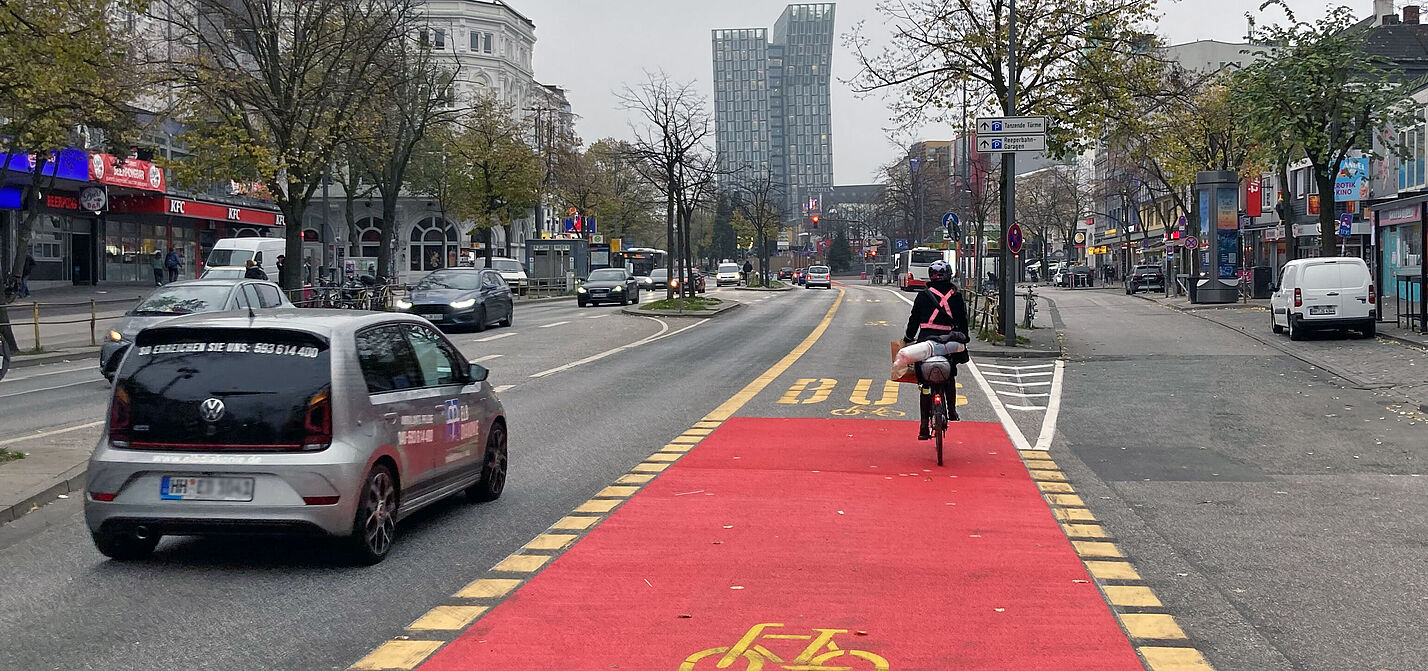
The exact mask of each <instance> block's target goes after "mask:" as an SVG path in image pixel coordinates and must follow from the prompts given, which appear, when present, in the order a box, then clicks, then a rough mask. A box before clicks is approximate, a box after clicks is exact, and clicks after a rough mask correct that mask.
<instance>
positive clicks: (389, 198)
mask: <svg viewBox="0 0 1428 671" xmlns="http://www.w3.org/2000/svg"><path fill="white" fill-rule="evenodd" d="M378 195H379V196H381V198H382V225H381V227H380V228H381V231H382V241H381V244H380V245H379V246H378V247H377V276H378V277H391V276H392V275H393V274H394V273H395V271H396V269H395V268H393V267H392V255H393V253H394V252H395V251H396V250H395V249H394V247H395V245H396V240H395V237H396V236H395V235H393V234H394V233H395V232H396V226H397V194H396V193H395V192H394V193H391V194H390V195H389V194H388V193H387V189H385V188H379V189H378ZM389 207H390V209H388V208H389Z"/></svg>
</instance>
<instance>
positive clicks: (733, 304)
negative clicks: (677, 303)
mask: <svg viewBox="0 0 1428 671" xmlns="http://www.w3.org/2000/svg"><path fill="white" fill-rule="evenodd" d="M741 307H744V304H743V303H740V302H737V301H728V302H727V303H725V304H722V305H720V306H719V307H717V308H715V309H713V310H701V311H699V312H677V311H675V310H645V309H643V308H637V307H626V308H621V309H620V312H623V313H625V314H627V315H636V316H639V317H690V318H696V319H707V318H709V317H715V316H718V315H720V314H723V313H725V312H728V311H730V310H734V309H736V308H741Z"/></svg>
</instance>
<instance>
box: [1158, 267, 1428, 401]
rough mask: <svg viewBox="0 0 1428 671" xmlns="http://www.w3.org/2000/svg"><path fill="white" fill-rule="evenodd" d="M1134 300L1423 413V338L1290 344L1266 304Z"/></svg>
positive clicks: (1393, 330) (1391, 331)
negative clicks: (1224, 330)
mask: <svg viewBox="0 0 1428 671" xmlns="http://www.w3.org/2000/svg"><path fill="white" fill-rule="evenodd" d="M1136 296H1137V297H1138V298H1142V299H1144V300H1148V301H1151V302H1154V303H1158V304H1160V305H1164V306H1165V307H1168V308H1170V309H1173V310H1179V311H1181V312H1184V313H1186V314H1189V315H1193V316H1196V317H1199V318H1201V319H1205V320H1207V321H1211V322H1215V323H1216V324H1220V325H1222V326H1225V327H1228V328H1232V329H1234V330H1236V331H1239V332H1240V333H1243V334H1244V335H1246V336H1249V337H1250V338H1253V339H1255V340H1258V341H1259V342H1261V343H1263V344H1265V345H1268V346H1269V347H1273V348H1274V349H1277V350H1279V351H1281V352H1284V353H1285V354H1288V355H1289V356H1292V357H1294V358H1296V359H1299V360H1300V361H1303V362H1305V363H1307V364H1310V365H1312V366H1318V367H1319V368H1322V369H1324V370H1327V371H1329V372H1330V373H1333V374H1334V375H1337V376H1339V377H1341V378H1343V379H1345V380H1347V381H1349V382H1350V383H1351V384H1353V385H1354V386H1357V387H1360V388H1364V389H1383V390H1389V391H1391V392H1394V393H1396V394H1397V395H1400V396H1402V397H1404V399H1405V400H1407V401H1410V402H1411V403H1413V404H1414V405H1417V406H1418V409H1419V411H1421V412H1428V336H1425V335H1423V334H1421V333H1416V332H1414V331H1411V330H1409V329H1406V328H1401V327H1399V326H1397V325H1396V324H1394V323H1393V322H1389V323H1380V324H1379V325H1378V328H1377V331H1378V337H1377V338H1375V339H1373V340H1362V339H1359V338H1357V337H1356V334H1353V335H1350V336H1348V337H1347V338H1346V337H1344V336H1343V335H1341V334H1339V333H1336V332H1326V333H1314V334H1311V335H1310V336H1309V338H1308V339H1306V340H1302V341H1293V340H1290V339H1289V338H1288V337H1287V336H1285V335H1282V334H1276V333H1274V331H1273V330H1271V329H1270V323H1269V301H1268V300H1267V299H1259V300H1250V301H1248V302H1241V303H1229V304H1199V305H1192V304H1190V302H1189V300H1188V299H1187V298H1185V297H1183V296H1182V297H1174V298H1166V297H1165V296H1164V294H1143V293H1142V294H1136Z"/></svg>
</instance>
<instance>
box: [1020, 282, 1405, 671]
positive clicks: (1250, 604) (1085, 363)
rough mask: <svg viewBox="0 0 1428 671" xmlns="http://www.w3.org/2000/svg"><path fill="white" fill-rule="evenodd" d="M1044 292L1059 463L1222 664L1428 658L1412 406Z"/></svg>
mask: <svg viewBox="0 0 1428 671" xmlns="http://www.w3.org/2000/svg"><path fill="white" fill-rule="evenodd" d="M1045 295H1046V296H1047V297H1049V298H1050V299H1051V300H1052V301H1054V302H1055V305H1056V307H1055V310H1056V312H1057V313H1058V315H1057V316H1058V317H1059V319H1061V320H1062V321H1063V322H1064V324H1065V329H1066V334H1067V349H1068V351H1069V353H1070V360H1069V361H1068V362H1067V364H1066V367H1067V374H1066V387H1065V397H1064V399H1063V406H1062V411H1061V421H1060V427H1061V435H1060V436H1059V437H1058V444H1057V446H1056V447H1055V448H1053V455H1055V456H1056V457H1057V460H1058V462H1059V463H1061V464H1062V466H1063V468H1064V469H1065V470H1066V471H1067V472H1068V474H1069V475H1070V476H1071V479H1072V481H1073V482H1074V483H1075V484H1076V488H1077V490H1078V491H1079V492H1080V493H1081V494H1082V497H1083V498H1084V499H1085V500H1086V502H1087V503H1088V504H1089V505H1090V507H1091V508H1092V510H1093V511H1094V512H1095V513H1096V516H1097V517H1098V518H1100V519H1101V520H1102V522H1103V523H1104V525H1105V526H1106V528H1107V529H1108V530H1109V531H1110V532H1112V533H1113V534H1114V535H1115V536H1117V537H1118V540H1119V542H1120V545H1121V548H1122V550H1123V551H1125V552H1126V553H1127V554H1128V555H1129V556H1130V558H1131V560H1132V562H1133V563H1134V564H1135V565H1136V567H1137V568H1138V569H1140V571H1141V574H1142V575H1143V576H1144V577H1145V578H1146V579H1147V581H1148V583H1149V585H1150V586H1151V587H1152V588H1153V589H1154V590H1155V593H1156V594H1157V595H1158V596H1159V597H1160V598H1161V600H1162V601H1163V602H1165V604H1166V606H1167V607H1168V608H1169V612H1171V613H1174V614H1175V616H1176V618H1177V620H1178V621H1179V622H1180V623H1181V625H1182V627H1183V628H1184V629H1185V630H1186V632H1187V634H1188V635H1189V636H1190V637H1191V639H1192V640H1193V641H1194V642H1195V643H1197V644H1198V645H1199V647H1200V649H1201V651H1203V652H1204V653H1205V654H1206V656H1207V657H1208V658H1209V660H1210V662H1211V663H1212V664H1214V667H1215V668H1216V669H1220V670H1221V671H1226V670H1233V669H1244V670H1247V671H1249V670H1253V671H1264V670H1275V669H1299V670H1320V669H1322V670H1324V671H1330V670H1333V671H1341V670H1345V669H1375V670H1377V669H1385V670H1393V671H1408V670H1410V669H1422V668H1424V662H1423V659H1424V658H1425V657H1428V642H1425V639H1424V637H1423V636H1422V630H1423V622H1424V621H1428V597H1425V596H1423V595H1424V594H1425V591H1424V588H1425V586H1428V565H1425V564H1424V562H1423V549H1424V539H1425V538H1428V496H1425V494H1428V483H1425V482H1424V480H1425V479H1428V478H1425V477H1419V476H1420V475H1422V474H1424V473H1425V471H1428V463H1425V455H1424V451H1423V450H1424V447H1425V445H1428V425H1425V423H1424V418H1423V417H1421V416H1415V415H1414V414H1412V413H1409V414H1400V413H1399V412H1397V411H1396V410H1394V409H1393V408H1397V407H1399V406H1398V404H1397V399H1396V397H1394V396H1392V395H1391V393H1390V392H1386V391H1383V390H1366V389H1356V388H1352V387H1351V385H1349V384H1347V383H1346V382H1344V381H1343V380H1341V379H1338V378H1335V377H1333V376H1332V375H1330V374H1328V373H1326V372H1325V371H1323V370H1320V369H1318V368H1316V367H1314V366H1310V365H1308V364H1305V363H1303V362H1301V361H1299V360H1297V359H1295V358H1292V357H1289V356H1286V355H1284V354H1283V353H1281V352H1280V351H1278V350H1275V349H1272V348H1270V347H1266V346H1264V345H1262V344H1260V343H1258V342H1256V341H1254V340H1251V339H1250V338H1247V337H1245V336H1244V335H1241V334H1239V333H1236V332H1235V331H1232V330H1230V329H1227V328H1225V327H1222V326H1219V325H1216V324H1212V323H1210V322H1208V321H1205V320H1202V319H1199V318H1197V317H1194V316H1191V315H1187V314H1183V313H1179V312H1174V311H1171V310H1167V309H1165V308H1163V307H1160V306H1157V305H1154V304H1152V303H1149V302H1146V301H1144V300H1140V299H1138V298H1133V297H1129V296H1125V295H1124V294H1121V293H1118V292H1112V291H1050V290H1049V291H1047V292H1045ZM1266 321H1267V320H1266ZM1267 330H1268V329H1267V326H1266V332H1267ZM1321 345H1322V346H1323V347H1332V348H1334V349H1335V352H1336V356H1340V357H1355V356H1360V355H1361V356H1368V354H1360V355H1356V354H1355V350H1356V348H1357V349H1358V352H1360V353H1364V352H1367V347H1372V346H1374V343H1371V342H1366V341H1358V340H1343V341H1339V342H1338V343H1330V342H1327V341H1326V342H1325V343H1322V344H1321Z"/></svg>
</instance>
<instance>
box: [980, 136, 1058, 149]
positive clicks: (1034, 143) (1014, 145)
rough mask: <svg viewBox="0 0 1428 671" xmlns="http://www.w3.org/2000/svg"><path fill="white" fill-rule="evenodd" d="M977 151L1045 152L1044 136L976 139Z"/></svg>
mask: <svg viewBox="0 0 1428 671" xmlns="http://www.w3.org/2000/svg"><path fill="white" fill-rule="evenodd" d="M977 151H978V152H982V153H989V152H990V153H996V152H1015V151H1046V136H1045V135H1006V136H996V135H992V136H988V137H979V138H977Z"/></svg>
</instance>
